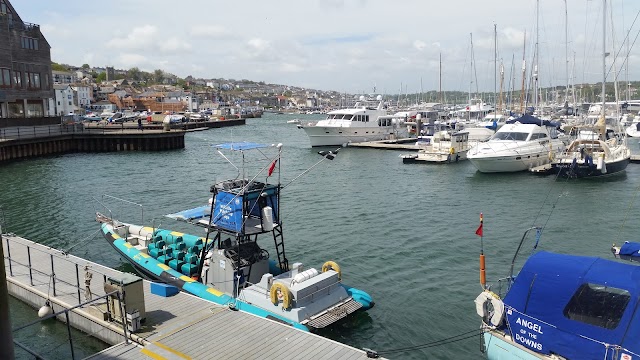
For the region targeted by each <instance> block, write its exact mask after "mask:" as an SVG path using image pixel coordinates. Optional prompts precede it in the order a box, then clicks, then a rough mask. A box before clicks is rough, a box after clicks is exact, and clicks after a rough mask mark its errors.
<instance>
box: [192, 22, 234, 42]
mask: <svg viewBox="0 0 640 360" xmlns="http://www.w3.org/2000/svg"><path fill="white" fill-rule="evenodd" d="M190 33H191V35H192V36H197V37H202V38H211V39H220V38H224V37H228V36H230V35H231V32H230V31H229V30H228V29H227V28H226V27H223V26H220V25H196V26H194V27H192V28H191V32H190Z"/></svg>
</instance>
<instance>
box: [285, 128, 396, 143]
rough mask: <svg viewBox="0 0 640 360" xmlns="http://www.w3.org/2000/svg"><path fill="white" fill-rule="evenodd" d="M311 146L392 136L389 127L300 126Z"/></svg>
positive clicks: (374, 139) (373, 139)
mask: <svg viewBox="0 0 640 360" xmlns="http://www.w3.org/2000/svg"><path fill="white" fill-rule="evenodd" d="M298 127H300V128H301V129H303V130H304V131H305V133H306V134H307V136H308V137H309V142H310V143H311V146H312V147H316V146H340V145H343V144H349V143H358V142H365V141H376V140H386V139H389V138H391V137H392V136H393V129H391V128H390V127H377V126H376V127H323V126H302V125H299V126H298Z"/></svg>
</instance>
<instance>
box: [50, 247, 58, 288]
mask: <svg viewBox="0 0 640 360" xmlns="http://www.w3.org/2000/svg"><path fill="white" fill-rule="evenodd" d="M50 256H51V282H52V283H53V296H57V295H56V272H55V271H54V270H53V254H50Z"/></svg>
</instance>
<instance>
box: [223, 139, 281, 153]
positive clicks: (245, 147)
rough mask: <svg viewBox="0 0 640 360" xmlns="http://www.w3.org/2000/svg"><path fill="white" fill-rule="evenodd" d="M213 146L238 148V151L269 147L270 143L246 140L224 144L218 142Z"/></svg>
mask: <svg viewBox="0 0 640 360" xmlns="http://www.w3.org/2000/svg"><path fill="white" fill-rule="evenodd" d="M213 146H214V147H215V148H216V149H224V150H237V151H243V150H253V149H261V148H266V147H269V145H267V144H258V143H252V142H246V141H244V142H232V143H224V144H218V145H213Z"/></svg>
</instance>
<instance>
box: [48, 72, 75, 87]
mask: <svg viewBox="0 0 640 360" xmlns="http://www.w3.org/2000/svg"><path fill="white" fill-rule="evenodd" d="M51 78H52V79H53V83H54V84H73V83H74V82H76V74H74V73H72V72H70V71H58V70H53V71H51Z"/></svg>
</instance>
